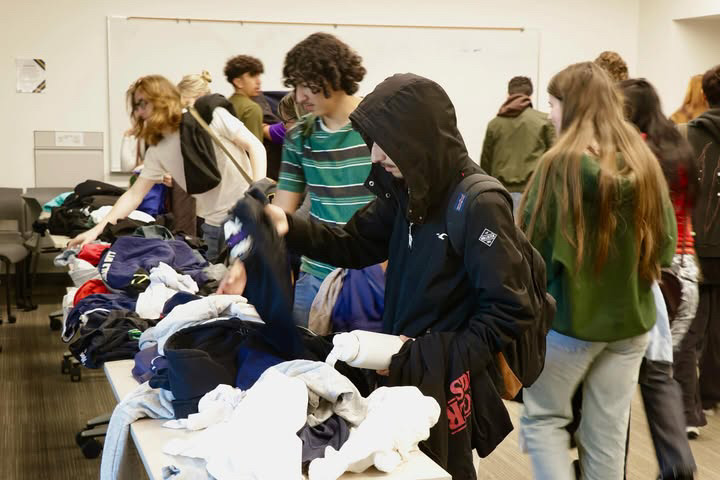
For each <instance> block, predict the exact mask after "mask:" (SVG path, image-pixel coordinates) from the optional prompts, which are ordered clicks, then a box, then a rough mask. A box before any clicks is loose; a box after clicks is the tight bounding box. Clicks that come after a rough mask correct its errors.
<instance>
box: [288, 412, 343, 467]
mask: <svg viewBox="0 0 720 480" xmlns="http://www.w3.org/2000/svg"><path fill="white" fill-rule="evenodd" d="M349 436H350V427H349V426H348V423H347V421H345V420H344V419H343V418H342V417H339V416H337V415H333V416H331V417H330V418H328V419H327V420H325V421H324V422H323V423H320V424H318V425H315V426H314V427H311V426H310V425H305V426H304V427H303V428H302V429H300V431H299V432H298V437H300V440H302V442H303V444H302V462H303V466H305V465H306V464H309V463H310V462H311V461H313V460H315V459H316V458H323V457H324V456H325V450H326V449H327V447H332V448H333V449H334V450H340V448H341V447H342V446H343V445H344V444H345V442H347V439H348V437H349Z"/></svg>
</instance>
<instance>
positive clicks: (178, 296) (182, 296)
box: [160, 292, 202, 317]
mask: <svg viewBox="0 0 720 480" xmlns="http://www.w3.org/2000/svg"><path fill="white" fill-rule="evenodd" d="M201 298H202V297H201V296H200V295H194V294H192V293H188V292H177V293H175V295H173V296H172V297H170V298H168V299H167V301H166V302H165V305H163V308H162V313H161V315H160V316H161V317H166V316H167V315H168V314H169V313H170V312H172V311H173V309H174V308H175V307H177V306H178V305H184V304H186V303H190V302H193V301H195V300H200V299H201Z"/></svg>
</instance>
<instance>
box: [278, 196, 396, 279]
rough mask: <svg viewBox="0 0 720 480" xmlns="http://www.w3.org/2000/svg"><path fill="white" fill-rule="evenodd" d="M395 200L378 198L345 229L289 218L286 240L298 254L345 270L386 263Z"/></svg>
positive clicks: (357, 213)
mask: <svg viewBox="0 0 720 480" xmlns="http://www.w3.org/2000/svg"><path fill="white" fill-rule="evenodd" d="M396 210H397V207H396V204H395V203H394V202H393V201H392V200H381V199H379V198H378V199H375V200H373V201H372V202H370V203H369V204H367V205H366V206H364V207H363V208H361V209H360V210H358V211H357V212H355V215H353V216H352V218H351V219H350V221H349V222H348V223H347V224H346V225H345V226H344V227H342V228H340V227H330V226H327V225H324V224H321V223H318V222H315V221H312V220H306V219H302V218H299V217H298V216H297V215H288V225H289V227H290V230H289V231H288V233H287V235H286V237H285V239H286V241H287V245H288V248H289V249H290V250H292V251H293V252H295V253H298V254H302V255H306V256H308V257H310V258H313V259H315V260H319V261H321V262H326V263H329V264H331V265H335V266H336V267H342V268H364V267H367V266H370V265H375V264H377V263H380V262H383V261H385V260H387V257H388V247H389V244H390V237H391V235H392V230H393V222H394V219H395V214H396Z"/></svg>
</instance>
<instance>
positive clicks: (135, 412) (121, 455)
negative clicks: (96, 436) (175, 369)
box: [100, 383, 174, 480]
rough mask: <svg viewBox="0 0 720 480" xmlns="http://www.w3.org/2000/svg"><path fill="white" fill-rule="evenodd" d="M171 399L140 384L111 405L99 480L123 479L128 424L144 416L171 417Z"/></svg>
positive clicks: (126, 463) (160, 390)
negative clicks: (118, 401)
mask: <svg viewBox="0 0 720 480" xmlns="http://www.w3.org/2000/svg"><path fill="white" fill-rule="evenodd" d="M172 399H173V397H172V394H171V393H170V392H168V391H166V390H162V389H152V388H150V386H149V385H148V383H143V384H141V385H138V387H137V389H135V390H134V391H133V392H131V393H129V394H128V395H127V396H125V398H123V399H122V401H121V402H120V403H118V404H117V405H116V406H115V410H113V413H112V416H111V417H110V423H109V424H108V429H107V434H106V435H105V441H104V443H103V452H102V461H101V463H100V480H115V479H117V478H126V476H127V469H128V468H130V465H131V464H130V463H129V462H130V458H131V457H128V456H127V454H128V452H127V448H126V447H127V443H128V437H129V435H128V434H129V432H130V424H132V423H133V422H134V421H136V420H139V419H141V418H145V417H150V418H168V419H170V418H173V416H174V412H173V408H172V404H171V402H172Z"/></svg>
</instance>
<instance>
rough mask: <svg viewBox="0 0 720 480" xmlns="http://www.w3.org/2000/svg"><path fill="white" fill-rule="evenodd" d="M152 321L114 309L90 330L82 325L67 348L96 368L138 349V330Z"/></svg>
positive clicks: (128, 356) (87, 366)
mask: <svg viewBox="0 0 720 480" xmlns="http://www.w3.org/2000/svg"><path fill="white" fill-rule="evenodd" d="M154 324H155V322H154V321H152V320H145V319H142V318H139V317H138V316H137V315H134V313H133V312H129V311H127V310H114V311H113V312H111V313H110V314H109V315H108V317H107V320H105V321H104V322H103V323H102V324H101V325H99V326H98V327H97V328H95V329H92V330H90V331H88V329H86V328H83V329H82V330H81V335H80V337H78V338H77V339H76V340H75V341H74V342H73V343H71V344H70V346H69V350H70V352H71V353H72V354H73V355H74V356H75V358H77V359H78V360H79V361H80V363H82V364H83V365H84V366H85V367H86V368H100V367H102V365H103V363H105V362H111V361H114V360H125V359H130V358H133V357H134V356H135V354H136V353H137V352H138V338H139V337H140V332H142V331H144V330H146V329H147V328H148V327H150V326H152V325H154Z"/></svg>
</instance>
